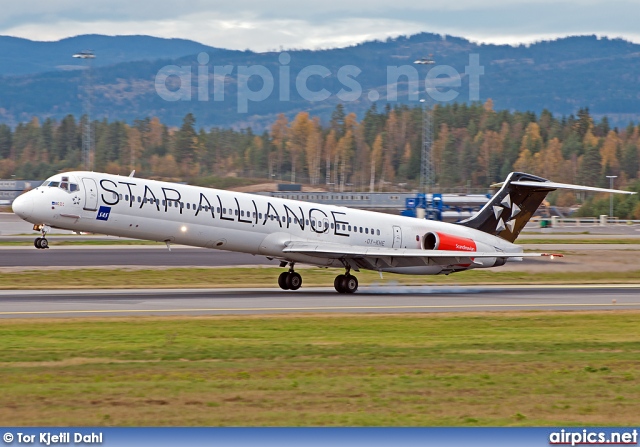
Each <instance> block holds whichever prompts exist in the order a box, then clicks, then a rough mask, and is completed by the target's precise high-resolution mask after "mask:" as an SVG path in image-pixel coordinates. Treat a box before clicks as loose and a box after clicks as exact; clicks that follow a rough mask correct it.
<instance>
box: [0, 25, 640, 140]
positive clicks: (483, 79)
mask: <svg viewBox="0 0 640 447" xmlns="http://www.w3.org/2000/svg"><path fill="white" fill-rule="evenodd" d="M93 37H94V39H97V40H98V41H99V40H100V39H102V38H104V36H93ZM77 39H80V38H77ZM112 39H115V40H112V41H109V39H108V38H107V39H106V40H104V42H110V43H108V44H105V43H104V42H103V45H102V47H99V46H98V45H97V44H96V45H93V48H92V49H94V50H95V51H96V54H97V55H98V59H96V63H95V66H94V69H93V70H92V72H93V74H92V78H93V82H94V85H95V88H94V95H93V96H94V106H93V117H94V118H97V119H102V118H107V119H110V120H113V119H117V120H124V121H127V122H129V123H131V122H133V121H134V120H135V119H140V118H144V117H147V116H157V117H158V118H159V119H160V120H161V121H162V122H163V123H167V124H169V125H174V126H175V125H180V123H181V121H182V118H183V117H184V116H185V115H186V114H187V113H194V114H195V115H196V116H197V117H198V122H199V124H200V125H202V126H204V127H211V126H235V127H247V126H252V127H253V128H254V129H257V130H260V129H262V128H266V127H268V126H269V125H270V123H272V122H273V121H274V120H275V118H276V116H277V114H278V113H281V112H282V113H285V114H286V115H287V116H289V117H290V118H293V117H294V116H295V115H296V114H297V113H299V112H301V111H308V112H310V113H312V114H313V115H316V116H319V117H320V118H321V119H322V120H327V119H329V115H330V113H331V111H332V110H334V108H335V106H336V104H337V103H338V102H344V105H345V109H346V111H347V112H355V113H356V114H357V115H358V116H360V117H361V116H363V114H364V112H365V111H366V110H367V109H368V108H369V107H370V106H371V101H370V98H373V99H375V98H376V97H379V99H378V101H377V103H378V106H382V105H383V103H384V102H385V101H387V99H388V95H389V93H390V92H389V90H388V85H387V83H388V77H387V67H389V66H402V65H408V66H410V67H414V68H416V69H417V70H418V72H419V73H420V78H421V79H422V80H424V78H425V75H426V73H427V71H428V70H429V69H430V68H431V67H433V66H429V65H414V64H413V61H414V60H416V59H419V58H421V57H425V56H428V55H429V54H433V58H434V59H435V61H436V63H437V64H439V65H449V66H451V67H453V68H455V69H456V70H457V71H458V72H459V73H461V74H462V81H461V85H460V87H456V88H455V90H456V91H458V92H459V94H458V96H457V97H456V98H455V101H457V102H467V101H468V100H469V77H468V76H467V75H465V67H466V66H467V65H469V60H470V59H469V58H470V55H472V54H478V55H479V57H480V64H481V65H482V66H483V67H484V74H483V75H482V76H480V90H479V96H480V97H479V98H478V99H479V100H480V101H482V102H484V101H485V100H486V99H488V98H491V99H492V100H493V103H494V107H495V108H496V109H497V110H504V109H506V110H521V111H526V110H530V111H533V112H538V113H539V112H541V111H542V110H544V109H548V110H549V111H551V112H552V113H554V114H557V115H569V114H572V113H576V112H577V111H578V109H580V108H583V107H588V108H589V110H590V111H591V113H592V115H593V116H595V117H602V116H604V115H608V117H609V121H610V123H611V124H613V125H619V126H626V124H627V123H628V122H629V121H638V120H639V119H638V118H640V93H639V92H640V79H639V78H638V73H640V45H637V44H633V43H630V42H627V41H624V40H620V39H606V38H601V39H598V38H596V37H595V36H580V37H568V38H563V39H558V40H554V41H546V42H539V43H536V44H532V45H529V46H517V47H512V46H508V45H478V44H476V43H472V42H470V41H468V40H465V39H462V38H456V37H450V36H446V37H443V36H439V35H435V34H428V33H422V34H417V35H414V36H410V37H399V38H396V39H388V40H386V41H384V42H382V41H373V42H365V43H362V44H359V45H356V46H352V47H348V48H341V49H331V50H318V51H310V50H300V51H295V50H291V51H288V55H289V56H290V62H289V63H286V62H284V65H286V67H284V68H285V69H286V70H285V71H288V72H289V82H286V79H285V78H283V79H285V81H284V82H281V81H282V79H280V75H281V74H282V73H283V62H282V61H281V59H280V56H281V55H280V53H279V52H272V53H253V52H250V51H230V50H219V49H215V48H210V47H204V46H202V45H200V44H196V43H195V42H191V43H189V42H188V41H173V40H171V41H166V40H162V39H157V40H153V39H154V38H149V37H143V36H131V37H127V36H121V37H118V38H112ZM128 39H138V41H140V40H141V39H142V40H144V39H151V40H149V41H148V42H153V44H148V45H147V48H151V47H152V48H153V51H151V50H149V51H146V50H145V51H142V50H141V49H140V48H141V47H144V45H142V44H135V42H134V41H133V40H132V41H131V44H130V45H127V42H128ZM116 42H117V45H119V47H118V48H120V49H119V50H118V51H115V50H114V48H116V47H115V46H113V45H115V44H116ZM22 43H23V44H24V45H22V46H21V47H20V56H21V57H23V59H22V60H23V62H20V63H23V64H25V65H27V63H26V62H24V61H27V60H28V61H29V63H31V64H33V63H36V62H35V61H38V63H41V62H43V60H44V59H46V58H44V56H43V53H42V50H41V49H39V48H41V47H42V43H41V42H28V41H24V42H22ZM62 43H65V45H67V47H66V48H65V50H64V54H65V55H66V54H68V53H69V52H70V50H71V48H70V46H69V42H65V41H61V42H58V44H62ZM72 43H73V45H71V46H75V47H76V48H75V49H74V50H73V51H79V50H82V49H84V48H87V47H89V48H90V47H91V39H89V40H85V41H82V40H78V41H76V42H72ZM189 45H192V46H189ZM0 48H1V49H0V57H5V56H2V55H3V54H5V53H6V51H5V49H6V45H5V44H3V45H2V46H1V47H0ZM52 48H53V47H52ZM162 48H164V49H165V51H164V52H163V51H162ZM3 51H5V53H3ZM180 51H183V56H182V57H177V53H179V52H180ZM201 51H206V52H207V53H208V54H209V59H210V60H209V64H208V70H207V71H208V81H209V82H208V87H209V89H208V90H209V91H208V92H206V93H207V95H206V98H207V99H208V100H199V92H202V90H199V89H198V87H199V84H198V82H197V80H198V78H197V76H195V74H196V73H197V69H198V65H199V64H198V60H197V55H198V53H200V52H201ZM61 54H62V53H61ZM65 57H66V56H65ZM123 58H124V59H123ZM133 59H135V60H133ZM284 59H285V61H286V59H287V58H286V57H285V58H284ZM120 60H124V62H120V63H115V62H118V61H120ZM98 61H100V62H98ZM109 62H111V63H112V64H111V65H106V66H102V65H101V64H103V63H107V64H108V63H109ZM57 63H59V62H51V61H49V62H47V64H48V65H47V66H51V65H52V64H57ZM2 65H4V64H2ZM45 65H46V64H45ZM167 65H176V66H181V67H191V71H192V73H193V74H194V76H192V86H191V87H192V88H191V95H190V98H191V99H190V100H180V101H173V102H172V101H166V100H165V99H162V98H161V97H160V96H159V95H158V93H157V92H156V89H155V87H154V82H155V78H156V74H157V73H158V72H159V71H160V70H161V69H162V68H163V67H166V66H167ZM224 65H227V66H231V67H232V72H231V74H230V75H229V76H227V77H226V83H225V84H224V100H219V101H214V91H217V93H218V95H219V96H218V99H222V91H221V87H220V83H219V82H218V83H216V82H215V81H214V66H218V67H221V66H224ZM258 65H262V66H264V67H265V68H266V69H267V70H269V72H270V73H272V75H273V78H274V83H273V85H274V87H273V90H272V92H271V93H270V94H269V95H265V96H266V98H265V99H264V100H260V101H255V102H253V101H249V102H248V110H247V111H246V112H244V111H242V110H240V109H241V107H240V106H239V104H240V103H241V101H240V102H239V101H238V95H237V92H238V86H239V85H242V82H243V80H244V79H245V78H243V77H242V76H240V82H238V79H239V77H238V71H239V67H255V66H258ZM311 65H315V66H323V67H326V69H327V73H328V74H327V75H326V77H324V78H323V77H321V76H318V75H315V76H312V77H310V78H309V80H308V83H307V84H308V88H309V90H311V91H320V90H322V89H323V88H324V89H326V91H327V92H328V93H329V94H330V96H329V97H328V98H327V99H323V100H320V101H309V100H306V99H304V98H303V97H302V96H301V95H300V94H299V92H298V90H297V88H296V78H297V76H298V74H299V73H300V72H301V70H303V69H304V68H305V67H309V66H311ZM348 65H352V66H355V67H357V68H358V69H359V70H360V73H359V74H357V76H355V81H357V84H358V85H359V86H361V88H362V93H361V94H359V95H356V98H355V99H354V100H349V101H343V100H341V99H340V98H338V96H337V94H338V92H340V90H343V92H344V91H346V92H349V91H350V90H351V88H353V82H351V83H348V82H345V81H344V78H343V79H342V80H340V79H339V70H340V68H341V67H345V66H348ZM431 69H432V68H431ZM5 73H7V72H5ZM13 73H17V72H16V71H15V69H14V71H13ZM81 74H82V71H81V70H72V71H62V70H57V71H47V72H44V73H32V74H21V75H15V74H14V75H9V74H6V75H5V76H4V77H0V122H4V123H7V124H9V125H11V126H15V125H17V124H18V123H19V122H26V121H29V120H30V119H31V118H32V117H33V116H37V117H38V118H40V119H41V120H42V119H45V118H48V117H52V118H55V119H57V120H60V119H62V117H64V116H65V115H67V114H74V115H76V116H79V115H80V114H81V112H82V108H81V101H80V99H79V97H78V88H79V85H80V83H81ZM351 76H352V78H353V76H354V75H351ZM218 79H220V78H219V77H218ZM173 81H176V78H175V77H170V78H169V85H174V86H177V85H178V83H177V82H173ZM347 81H348V80H347ZM352 81H353V79H352ZM400 81H401V82H400V85H398V99H397V101H395V102H396V103H409V104H417V101H416V100H415V98H414V99H413V100H410V98H408V91H409V90H412V89H414V88H415V87H411V88H408V87H407V83H406V78H400ZM172 82H173V84H172ZM216 84H218V85H216ZM347 84H349V85H347ZM262 85H263V84H262V82H261V81H260V79H258V78H257V77H255V76H254V77H252V78H250V82H249V88H250V89H251V90H254V91H255V90H260V89H261V88H262ZM282 85H284V86H286V88H287V89H288V90H289V92H290V95H289V99H284V100H281V99H280V98H281V97H284V98H286V95H284V96H283V95H282V94H281V92H280V87H281V86H282ZM421 90H423V87H422V88H421Z"/></svg>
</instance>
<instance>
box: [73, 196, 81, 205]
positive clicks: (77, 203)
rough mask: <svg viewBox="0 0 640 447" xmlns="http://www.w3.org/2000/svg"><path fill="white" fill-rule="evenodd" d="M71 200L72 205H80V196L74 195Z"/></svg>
mask: <svg viewBox="0 0 640 447" xmlns="http://www.w3.org/2000/svg"><path fill="white" fill-rule="evenodd" d="M72 200H73V204H74V205H80V197H78V196H75V197H74V198H73V199H72Z"/></svg>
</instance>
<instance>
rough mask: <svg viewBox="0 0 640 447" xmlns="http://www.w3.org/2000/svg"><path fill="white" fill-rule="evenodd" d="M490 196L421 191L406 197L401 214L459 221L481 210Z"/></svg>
mask: <svg viewBox="0 0 640 447" xmlns="http://www.w3.org/2000/svg"><path fill="white" fill-rule="evenodd" d="M490 197H491V195H490V194H487V195H472V196H460V195H454V194H446V195H442V194H422V193H419V194H417V195H416V196H415V197H407V198H406V199H405V209H404V210H402V211H401V212H400V214H401V215H403V216H407V217H417V218H421V217H422V216H424V218H425V219H429V220H440V221H447V222H457V221H459V220H463V219H466V218H469V217H471V216H473V215H474V214H475V213H476V212H478V211H480V209H481V208H482V207H483V206H484V204H485V203H487V201H488V200H489V198H490ZM422 210H424V211H422Z"/></svg>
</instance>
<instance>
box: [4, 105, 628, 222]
mask: <svg viewBox="0 0 640 447" xmlns="http://www.w3.org/2000/svg"><path fill="white" fill-rule="evenodd" d="M423 113H424V111H423V109H422V108H420V107H410V106H407V105H398V106H395V107H391V106H389V105H387V106H385V107H384V108H382V109H380V110H379V109H378V107H377V106H376V104H374V105H372V106H371V108H370V109H369V110H368V111H367V112H366V113H365V114H364V116H363V117H362V119H358V117H357V116H356V115H355V114H354V113H346V111H345V109H344V107H343V105H341V104H339V105H338V106H336V108H335V110H334V111H333V113H332V114H331V119H330V121H329V122H328V123H322V122H321V121H320V119H319V118H318V117H313V116H311V115H310V114H309V113H307V112H300V113H298V114H297V115H295V117H293V118H292V119H288V118H287V117H286V116H285V115H284V114H280V115H279V116H278V117H277V118H276V119H275V121H274V122H273V124H272V125H271V126H270V128H268V129H265V130H264V131H263V132H261V133H254V131H253V130H252V129H251V128H247V129H240V130H236V129H229V128H217V127H214V128H211V129H208V130H207V129H203V128H200V129H198V128H197V123H196V117H195V116H194V115H193V114H191V113H189V114H187V115H186V116H185V117H184V119H183V123H182V125H181V126H180V127H179V128H172V127H169V126H167V125H165V124H163V123H161V122H160V120H159V119H158V118H146V119H142V120H135V121H134V122H133V123H130V124H129V123H126V122H123V121H117V120H116V121H108V120H106V119H104V120H101V121H94V122H93V123H92V126H91V127H92V134H93V145H94V147H95V157H94V160H93V168H94V170H97V171H106V172H110V173H119V174H125V175H126V174H129V172H131V170H133V169H135V170H136V171H137V172H138V173H139V175H143V176H145V177H149V178H163V179H171V180H186V181H194V180H196V179H198V178H201V177H208V176H215V177H227V176H236V177H249V178H254V179H269V180H274V181H279V182H298V183H308V184H311V185H313V186H316V187H319V188H327V189H332V190H338V191H350V190H358V191H392V190H397V189H398V188H400V187H403V188H408V189H411V188H415V187H417V184H418V181H419V176H420V159H421V148H422V123H423ZM84 120H85V118H84V117H83V118H81V119H79V120H77V119H76V118H75V117H74V116H71V115H69V116H67V117H65V118H64V119H62V120H61V121H59V122H57V121H56V120H53V119H46V120H44V121H43V122H40V121H39V120H38V119H37V118H34V119H32V120H31V121H29V122H26V123H21V124H19V125H18V126H16V127H15V128H14V129H12V128H10V127H8V126H6V125H0V178H10V177H11V176H15V178H32V179H38V178H40V179H42V178H46V177H48V176H50V175H53V174H54V173H56V172H60V171H64V170H70V169H82V131H83V126H84V124H85V121H84ZM432 122H433V144H432V153H433V166H434V174H435V178H434V184H435V185H434V187H435V189H436V190H437V189H450V188H454V187H471V188H478V187H480V188H486V187H487V186H488V185H489V184H491V183H494V182H497V181H500V180H503V179H504V178H505V177H506V175H507V174H508V173H509V172H511V171H514V170H517V171H525V172H529V173H532V174H536V175H540V176H542V177H545V178H549V179H552V180H555V181H561V182H565V183H574V182H575V183H581V184H585V185H591V186H608V181H607V179H606V176H607V175H617V176H618V178H617V179H616V187H624V186H627V185H631V184H633V182H634V181H637V180H638V177H639V172H638V171H639V170H640V125H633V124H629V125H628V126H627V127H625V128H612V127H611V126H610V125H609V122H608V120H607V118H606V117H603V118H601V119H595V118H594V117H593V116H591V114H590V112H589V109H588V108H582V109H580V110H579V111H578V113H577V114H576V115H569V116H563V117H557V116H554V115H553V114H552V113H551V112H549V111H547V110H545V111H543V112H542V113H540V114H539V115H538V114H535V113H532V112H518V111H506V110H502V111H496V110H494V108H493V104H492V101H491V100H487V101H486V102H485V103H484V104H482V103H473V104H464V103H460V104H459V103H451V104H445V105H437V106H435V107H434V108H433V110H432ZM559 200H560V201H561V202H565V203H561V204H571V202H572V201H573V202H575V196H574V195H571V194H566V195H564V196H562V195H561V196H560V199H559ZM631 213H632V214H633V212H631ZM639 217H640V216H639Z"/></svg>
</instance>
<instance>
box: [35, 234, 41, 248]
mask: <svg viewBox="0 0 640 447" xmlns="http://www.w3.org/2000/svg"><path fill="white" fill-rule="evenodd" d="M41 240H42V238H41V237H37V238H36V240H35V241H33V245H34V247H36V248H41V247H40V241H41Z"/></svg>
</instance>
